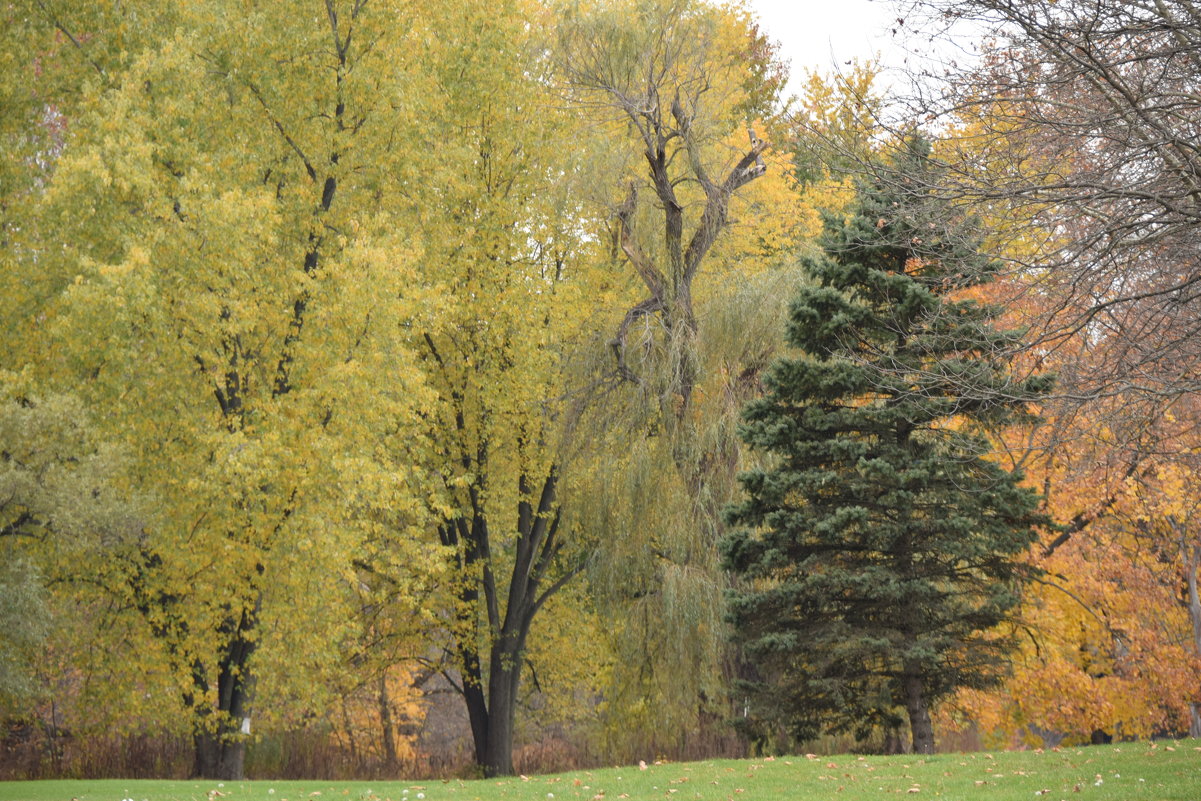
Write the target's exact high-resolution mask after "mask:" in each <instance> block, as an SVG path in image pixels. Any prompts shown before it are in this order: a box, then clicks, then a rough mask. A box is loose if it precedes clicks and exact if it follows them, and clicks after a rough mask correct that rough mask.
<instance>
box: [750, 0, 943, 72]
mask: <svg viewBox="0 0 1201 801" xmlns="http://www.w3.org/2000/svg"><path fill="white" fill-rule="evenodd" d="M747 5H748V6H749V7H750V9H751V11H752V12H753V13H754V14H755V16H756V17H757V18H758V20H759V23H760V25H761V27H762V29H763V31H764V32H765V33H766V34H767V35H768V37H769V38H771V39H773V40H775V41H777V42H779V43H780V45H781V54H782V55H783V57H784V58H785V59H787V60H788V61H790V62H791V67H792V75H793V76H794V77H793V82H792V85H791V90H792V91H793V92H799V91H800V83H799V80H798V79H799V77H801V76H802V75H803V74H804V71H805V70H806V69H810V70H813V71H815V72H821V73H827V72H830V71H831V70H833V69H835V68H836V67H837V68H844V67H845V66H846V62H847V61H848V60H850V59H853V58H857V59H859V60H861V61H866V60H867V59H869V58H872V57H874V56H879V57H880V59H881V62H882V66H883V71H884V74H883V76H882V78H883V82H884V83H885V84H888V83H890V82H892V80H893V79H896V81H897V83H902V82H903V81H900V79H899V78H897V76H896V75H895V73H894V76H893V78H892V79H890V77H889V72H890V71H899V70H901V69H902V68H903V67H904V66H905V63H906V60H907V59H909V60H914V59H915V58H916V59H918V60H920V59H922V56H921V55H919V56H916V57H915V56H913V55H911V54H910V53H909V52H908V49H911V48H914V47H915V44H914V43H915V42H921V39H922V37H920V36H919V37H916V38H910V37H909V34H910V33H912V32H910V31H906V30H905V27H904V26H899V25H898V24H897V12H896V9H895V7H894V4H893V3H892V2H889V0H747ZM894 30H895V31H897V32H898V34H899V35H894ZM916 47H917V49H919V50H922V51H933V52H934V53H936V54H941V55H942V56H943V57H945V58H948V59H950V58H962V57H963V54H962V53H961V52H952V50H953V48H950V47H949V46H946V45H937V44H936V45H933V46H932V45H931V44H930V42H929V41H928V37H927V41H924V42H921V43H920V44H917V45H916ZM929 54H930V53H929V52H927V53H924V54H923V55H929Z"/></svg>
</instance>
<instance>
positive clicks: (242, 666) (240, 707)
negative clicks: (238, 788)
mask: <svg viewBox="0 0 1201 801" xmlns="http://www.w3.org/2000/svg"><path fill="white" fill-rule="evenodd" d="M259 603H260V601H259V600H256V601H255V604H254V606H253V608H251V609H245V610H243V612H242V616H241V617H240V618H239V619H238V622H237V623H236V624H235V623H232V622H231V624H230V628H231V629H233V630H232V631H231V632H229V633H230V643H229V645H228V647H227V648H226V651H225V653H224V654H223V655H222V656H221V660H220V662H219V664H218V669H217V707H216V709H214V710H213V714H214V715H215V716H216V720H217V724H216V730H215V731H213V730H211V729H209V728H207V727H205V726H204V725H203V722H201V724H200V726H199V727H198V728H197V729H196V731H195V732H194V733H193V735H192V743H193V746H194V748H195V756H194V759H193V762H192V778H195V779H223V780H235V781H236V780H240V779H242V778H243V768H244V765H245V762H246V742H247V739H248V738H249V732H248V731H243V728H242V726H243V721H244V720H245V721H249V715H248V707H249V702H250V690H251V676H250V670H249V662H250V656H251V654H253V653H254V647H255V645H254V641H253V640H252V639H251V636H250V635H251V632H252V631H253V630H254V628H255V625H256V623H257V622H258V606H259ZM197 685H198V687H199V688H200V689H201V690H204V689H205V688H206V687H207V683H206V682H204V681H203V679H202V678H201V677H199V676H198V677H197Z"/></svg>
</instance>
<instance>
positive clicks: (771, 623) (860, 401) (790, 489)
mask: <svg viewBox="0 0 1201 801" xmlns="http://www.w3.org/2000/svg"><path fill="white" fill-rule="evenodd" d="M938 178H939V176H938V172H937V169H936V168H935V167H934V165H933V164H932V162H931V161H930V158H929V147H928V145H927V144H925V143H924V142H922V141H921V140H919V139H913V140H910V141H909V142H908V143H907V146H906V148H905V149H904V150H903V151H901V152H900V153H899V154H898V155H896V156H895V157H894V164H893V169H892V171H891V172H890V173H889V177H888V178H887V179H883V180H879V181H877V182H875V183H873V184H865V185H864V186H863V187H862V188H861V189H860V194H859V197H858V200H857V203H856V205H855V206H854V208H853V209H852V213H851V215H850V216H849V218H848V219H847V221H846V222H845V223H840V222H839V221H837V220H834V219H831V220H830V221H829V230H828V233H827V236H826V237H825V239H824V240H823V246H824V248H825V255H824V256H819V257H816V258H812V259H810V260H808V261H807V262H806V266H807V268H808V269H809V270H810V272H811V273H812V275H813V278H814V281H815V285H813V286H808V287H803V288H802V289H801V290H800V293H799V294H798V296H797V298H796V300H795V301H794V302H793V305H792V311H791V321H790V324H789V328H788V337H789V342H790V343H791V344H792V345H793V346H795V347H797V348H799V349H800V351H801V356H800V358H792V359H782V360H780V361H778V362H777V363H776V364H775V365H774V366H773V368H772V370H771V372H770V373H769V374H768V376H767V378H766V381H765V383H766V385H767V387H768V392H769V394H768V395H767V397H766V398H764V399H762V400H759V401H756V402H754V403H752V404H751V405H749V406H748V408H747V410H746V413H745V419H746V423H745V426H744V428H743V437H744V438H745V439H746V441H747V442H748V443H750V444H752V445H754V446H756V447H758V448H761V449H764V450H767V451H768V452H770V453H771V454H773V455H775V456H776V457H778V459H779V462H778V464H776V465H774V466H770V467H767V468H764V469H759V470H754V471H751V472H748V473H746V474H744V475H743V476H742V477H741V480H742V482H743V485H744V487H745V489H746V492H747V495H748V496H749V497H748V499H747V500H745V501H743V502H742V503H741V504H739V505H736V506H734V507H732V508H731V509H730V511H729V513H728V514H729V518H730V520H731V522H734V523H738V524H742V525H744V526H749V527H750V528H748V529H742V530H740V531H737V532H735V533H733V534H732V535H730V536H729V537H728V538H727V539H726V540H725V541H724V542H723V555H724V559H725V563H726V565H727V566H729V567H730V568H731V569H733V570H734V571H736V572H737V573H739V574H740V575H741V576H742V578H743V581H744V583H743V584H742V586H740V587H738V588H737V589H735V590H734V591H732V592H731V593H730V595H729V603H730V619H731V622H732V623H733V624H734V626H735V633H736V637H737V639H738V641H739V642H740V643H741V644H742V645H743V647H744V648H745V650H746V652H747V655H748V657H749V659H750V660H751V661H752V663H753V664H754V665H755V666H756V667H757V668H758V670H759V672H760V675H761V676H762V680H761V681H760V682H757V683H755V684H753V685H752V688H753V690H754V692H755V695H756V696H757V698H758V699H759V700H758V702H757V704H756V709H757V710H762V711H761V712H759V714H765V713H766V714H767V715H773V712H774V715H775V716H778V717H780V718H781V719H783V720H784V721H787V722H788V723H789V725H790V726H791V727H792V728H793V729H794V731H796V732H797V733H798V734H800V735H802V736H804V735H805V734H808V733H811V732H813V731H815V730H817V729H818V728H831V729H834V730H837V729H839V728H851V729H854V730H856V731H857V732H859V733H860V734H866V730H867V729H868V728H870V727H871V726H872V725H873V724H875V725H883V726H885V727H891V728H895V727H896V726H897V725H899V720H897V718H896V717H895V715H896V713H895V708H896V707H898V706H905V707H906V708H907V710H908V713H909V720H910V727H911V730H912V734H913V747H914V750H915V751H919V752H926V753H928V752H930V751H931V750H932V748H933V734H932V731H931V730H930V722H929V706H930V705H931V704H933V703H934V702H935V701H937V700H938V699H940V698H942V697H945V696H946V695H948V694H950V693H952V692H953V691H954V690H955V689H957V688H959V687H965V686H966V687H972V686H984V685H989V684H992V683H995V682H996V681H997V680H998V678H999V677H1000V675H1001V673H1002V672H1003V670H1004V661H1005V656H1006V652H1007V650H1008V649H1009V647H1010V644H1011V643H1010V640H1009V638H1007V637H1004V636H1002V635H1001V634H1000V633H998V632H997V631H995V630H994V627H995V626H997V625H998V624H1000V623H1002V622H1004V621H1006V620H1008V619H1010V618H1011V616H1012V611H1013V609H1014V607H1015V605H1016V604H1017V602H1018V592H1019V590H1020V587H1021V584H1022V580H1023V578H1024V577H1025V575H1026V572H1025V571H1024V570H1023V569H1022V566H1021V565H1020V559H1021V557H1022V554H1023V552H1024V551H1025V550H1026V548H1027V546H1028V545H1029V544H1030V543H1031V542H1033V541H1034V539H1035V532H1034V530H1033V529H1034V527H1037V526H1042V525H1046V524H1047V523H1048V522H1049V521H1048V519H1047V518H1046V517H1045V516H1044V515H1041V514H1038V513H1036V512H1035V507H1036V505H1037V500H1038V499H1037V496H1036V495H1035V494H1034V493H1032V492H1031V491H1029V490H1026V489H1023V488H1021V487H1020V486H1019V482H1020V480H1021V476H1020V475H1018V474H1014V473H1009V472H1007V471H1005V470H1004V469H1002V468H1001V467H1000V466H998V465H997V464H996V463H995V462H993V461H991V460H989V459H988V458H987V454H988V451H989V446H988V443H987V441H986V440H985V439H984V438H983V437H982V436H981V426H982V425H985V424H987V425H990V426H994V427H999V426H1002V425H1004V424H1006V423H1011V422H1018V421H1020V420H1021V419H1022V417H1023V416H1024V415H1025V413H1026V412H1025V409H1026V406H1027V404H1028V403H1030V402H1032V401H1034V400H1035V399H1037V398H1038V396H1039V395H1040V394H1042V393H1044V392H1045V391H1046V390H1047V388H1048V387H1049V381H1047V380H1045V379H1040V378H1027V379H1021V380H1018V379H1014V378H1012V377H1011V376H1010V375H1009V374H1008V372H1007V369H1006V363H1005V352H1006V350H1008V349H1009V348H1011V347H1012V346H1013V345H1014V344H1015V343H1016V341H1017V338H1016V337H1017V335H1016V334H1015V333H1013V332H1005V331H998V330H995V329H994V328H993V327H992V326H991V324H990V323H991V320H992V318H993V317H995V315H996V312H995V311H994V310H992V309H990V308H988V307H986V306H981V305H980V304H978V303H977V302H975V301H974V300H971V299H956V297H955V294H954V293H956V292H960V291H962V290H965V289H967V288H970V287H972V286H975V285H978V284H980V283H982V282H986V281H987V280H988V279H989V273H990V271H991V270H992V269H994V267H995V265H994V264H993V263H991V262H989V261H988V260H987V259H985V258H982V257H980V256H979V255H977V253H976V249H975V248H976V245H977V243H978V238H977V236H976V235H975V234H974V232H973V230H972V223H971V221H970V220H964V219H961V218H960V217H959V216H958V215H957V214H956V213H955V212H954V211H953V210H952V209H950V208H948V207H947V206H946V205H945V204H943V203H942V202H941V201H940V200H939V199H938V198H937V197H932V196H931V193H930V191H929V187H931V186H934V185H936V183H937V181H938ZM779 692H783V693H784V698H785V699H786V700H785V701H784V702H783V703H781V701H780V699H779V698H778V697H777V695H776V694H777V693H779Z"/></svg>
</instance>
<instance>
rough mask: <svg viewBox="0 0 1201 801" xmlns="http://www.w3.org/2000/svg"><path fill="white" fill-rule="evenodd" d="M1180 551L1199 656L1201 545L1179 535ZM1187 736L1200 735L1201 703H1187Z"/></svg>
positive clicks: (1200, 651)
mask: <svg viewBox="0 0 1201 801" xmlns="http://www.w3.org/2000/svg"><path fill="white" fill-rule="evenodd" d="M1180 544H1181V551H1182V552H1183V553H1184V556H1185V560H1184V567H1185V574H1186V575H1185V579H1186V581H1187V583H1188V615H1189V622H1191V623H1192V624H1193V648H1194V649H1195V651H1196V654H1197V656H1201V591H1198V589H1197V569H1198V567H1201V545H1198V546H1192V547H1189V545H1188V542H1187V539H1186V538H1185V537H1184V536H1183V535H1182V536H1181V542H1180ZM1188 731H1189V737H1201V704H1199V703H1197V702H1196V701H1193V702H1192V703H1190V704H1189V726H1188Z"/></svg>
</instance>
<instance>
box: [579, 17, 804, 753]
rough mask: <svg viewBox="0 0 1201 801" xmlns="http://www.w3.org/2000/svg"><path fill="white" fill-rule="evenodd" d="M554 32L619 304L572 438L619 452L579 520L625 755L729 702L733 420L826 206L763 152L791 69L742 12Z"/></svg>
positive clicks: (598, 470) (601, 468) (675, 743)
mask: <svg viewBox="0 0 1201 801" xmlns="http://www.w3.org/2000/svg"><path fill="white" fill-rule="evenodd" d="M561 31H562V32H561V34H560V42H561V44H560V47H559V52H560V56H559V61H560V64H559V74H560V76H561V78H562V80H563V84H564V90H565V92H566V93H567V94H568V97H569V98H570V100H571V101H572V104H573V106H574V107H575V108H576V109H578V110H579V111H580V112H581V113H582V114H583V115H585V116H586V117H587V119H588V120H589V121H590V122H591V123H592V126H593V127H592V129H591V131H590V135H591V137H593V139H594V140H595V141H596V142H597V144H598V147H597V149H596V151H595V155H594V156H593V164H592V165H591V170H592V173H593V174H594V175H595V176H597V178H596V180H595V182H594V186H596V187H599V191H595V190H594V192H593V193H592V195H591V196H590V197H589V199H590V200H591V201H593V202H594V203H596V204H599V205H600V206H601V208H603V209H604V212H605V214H606V216H607V232H606V236H605V239H606V244H608V245H609V246H610V252H609V254H608V260H609V264H610V265H611V267H610V278H609V281H608V284H609V285H610V286H612V287H613V290H612V291H613V295H614V297H613V299H612V300H611V302H610V303H609V304H607V305H608V306H609V308H611V309H615V310H620V311H619V313H618V314H617V316H616V317H613V316H610V318H609V319H608V320H606V321H605V325H607V326H608V330H607V332H606V334H605V337H604V340H602V341H600V342H597V343H596V344H595V347H594V348H592V349H590V350H589V351H587V355H588V356H589V357H590V361H589V363H588V364H587V365H586V367H587V372H586V373H584V374H585V375H586V378H587V380H589V381H591V382H594V390H593V393H592V394H593V397H594V398H596V400H595V401H594V402H593V403H592V404H591V405H590V406H589V407H588V409H587V413H586V414H585V419H584V421H583V423H582V424H581V433H580V434H578V435H577V436H580V437H583V436H585V434H584V433H583V432H586V436H587V437H588V441H589V442H590V444H591V447H592V448H593V449H594V450H603V451H604V452H605V454H606V456H605V457H604V458H603V459H600V460H597V463H596V466H595V467H590V468H588V469H586V470H582V471H580V474H578V475H577V476H576V477H575V480H577V481H578V482H579V484H580V485H581V492H579V493H578V495H577V502H578V503H579V504H580V506H581V508H582V509H586V511H579V512H577V511H571V512H570V514H571V517H572V519H573V520H576V521H579V523H580V524H581V525H582V526H584V527H586V528H587V529H588V530H591V531H594V532H597V534H598V537H597V542H598V548H597V557H596V561H595V566H594V568H593V569H592V570H590V571H589V572H590V576H591V578H592V584H593V587H594V594H595V596H596V598H597V600H598V602H599V604H600V605H601V607H602V608H603V609H604V610H605V614H606V615H607V616H610V617H612V618H613V619H615V620H617V621H619V622H618V623H617V624H616V625H614V626H612V627H611V637H612V640H613V646H612V647H613V648H614V649H615V660H614V667H613V675H612V679H611V685H610V686H609V689H608V691H607V693H606V695H607V698H608V702H607V704H606V709H607V711H608V712H609V715H608V716H607V718H606V744H607V746H608V747H609V748H611V749H612V750H613V751H614V752H615V753H617V754H619V755H620V758H627V759H628V758H631V757H636V756H637V755H638V754H645V753H646V752H647V751H648V750H666V749H679V748H680V747H681V746H682V744H683V743H684V742H686V741H687V740H688V739H689V737H690V736H691V735H692V734H695V733H696V732H697V730H703V729H705V728H706V727H705V726H704V725H703V721H706V720H708V721H714V722H716V721H720V720H721V719H722V718H724V716H725V714H726V710H725V709H724V708H723V707H724V705H723V706H719V705H722V704H723V701H724V692H723V691H722V689H721V686H722V685H721V673H722V671H723V669H725V668H726V667H728V659H727V657H728V654H727V653H726V651H725V649H724V648H723V637H722V636H721V633H720V629H721V622H720V595H721V586H722V583H723V580H724V579H723V577H722V575H721V572H720V571H719V570H718V569H717V558H716V548H715V544H716V539H717V535H718V532H719V531H720V526H721V521H720V509H721V507H722V505H723V503H724V502H725V500H726V499H727V498H728V496H729V492H730V490H731V487H732V485H733V471H734V464H735V462H736V460H737V454H738V447H737V443H736V438H735V437H734V435H733V428H734V426H733V423H732V422H731V421H732V419H733V418H735V417H736V414H737V412H736V409H737V408H738V407H739V406H740V405H741V402H742V400H743V398H744V397H746V395H747V393H748V392H749V390H750V387H751V386H753V384H754V378H753V376H754V375H756V374H757V371H758V370H759V369H761V368H762V367H763V366H764V365H766V363H767V362H768V361H769V358H770V357H768V356H764V354H763V352H764V351H765V350H770V349H771V347H772V344H771V341H770V340H769V339H766V338H759V337H755V336H753V335H749V334H748V333H747V332H748V331H752V330H772V329H773V328H774V327H775V325H776V318H774V317H773V316H772V315H773V313H778V312H779V311H780V309H781V305H782V304H780V303H778V302H777V299H778V295H777V294H774V292H773V290H774V289H775V288H776V287H778V286H779V284H780V283H781V281H782V280H783V279H782V278H781V277H780V272H783V271H786V270H787V265H788V264H789V263H790V261H791V260H790V259H789V258H788V254H789V253H790V251H791V249H792V248H794V247H795V246H796V243H797V242H798V240H799V239H801V238H802V236H803V234H802V232H803V231H804V230H805V229H806V228H807V224H808V223H809V222H810V220H811V218H812V216H813V215H812V210H811V209H809V208H808V207H806V206H805V204H804V203H803V202H802V200H801V199H800V196H799V193H798V192H797V188H796V186H795V183H794V182H793V180H792V174H791V171H790V170H789V168H788V165H787V162H786V158H785V157H783V156H782V155H781V154H780V152H779V151H778V150H777V151H772V150H771V149H770V148H769V146H768V140H772V139H774V138H775V137H776V134H777V133H781V134H782V131H778V130H777V126H776V123H777V122H778V120H777V119H776V117H775V110H774V104H775V100H776V97H777V95H778V91H779V89H780V88H781V87H782V85H783V76H784V72H783V68H782V66H781V65H780V64H779V62H778V61H777V60H776V59H775V56H774V49H773V47H772V45H771V43H770V41H769V40H768V39H767V38H766V37H765V36H764V35H763V33H762V32H761V31H760V30H758V29H757V27H756V26H755V24H754V21H753V19H752V18H751V17H750V16H749V14H747V13H746V11H745V10H744V9H743V8H741V7H739V6H736V5H731V6H723V7H716V6H714V5H712V4H710V3H707V2H695V0H628V1H624V2H619V3H587V4H573V6H572V8H571V9H570V10H569V11H567V12H566V13H565V14H564V20H563V23H562V25H561ZM748 129H749V131H748ZM743 327H745V329H746V330H745V331H742V330H740V329H742V328H743ZM581 372H583V371H581ZM664 630H667V631H668V632H670V633H668V634H666V635H663V634H661V632H663V631H664ZM705 734H706V735H707V734H708V732H705Z"/></svg>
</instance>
